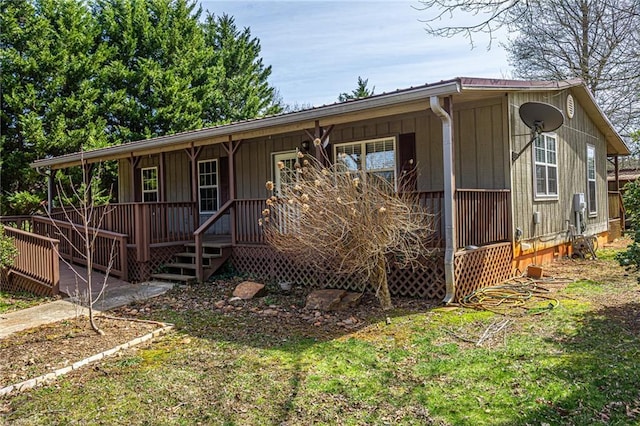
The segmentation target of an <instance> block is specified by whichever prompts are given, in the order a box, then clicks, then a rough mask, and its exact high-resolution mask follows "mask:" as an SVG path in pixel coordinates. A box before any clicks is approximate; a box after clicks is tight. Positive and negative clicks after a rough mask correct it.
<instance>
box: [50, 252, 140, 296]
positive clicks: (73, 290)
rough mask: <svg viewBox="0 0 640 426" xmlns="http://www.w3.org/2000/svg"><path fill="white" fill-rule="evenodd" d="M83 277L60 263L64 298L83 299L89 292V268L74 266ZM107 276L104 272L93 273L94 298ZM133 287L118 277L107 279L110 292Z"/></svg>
mask: <svg viewBox="0 0 640 426" xmlns="http://www.w3.org/2000/svg"><path fill="white" fill-rule="evenodd" d="M72 266H73V269H75V270H76V271H77V272H78V273H79V274H80V275H81V277H78V276H77V275H76V274H75V273H74V272H73V271H72V270H71V267H70V266H69V265H68V264H66V263H65V262H63V261H60V293H64V294H63V295H62V296H68V297H75V296H76V295H80V298H81V299H82V297H83V295H84V294H86V291H87V284H86V282H85V281H86V279H87V268H86V267H84V266H81V265H72ZM104 278H105V275H104V274H103V273H102V272H98V271H93V273H92V281H93V285H92V286H91V290H92V294H93V296H94V297H96V295H97V294H98V293H99V292H100V289H101V288H102V283H103V282H104ZM128 285H131V284H129V283H128V282H126V281H122V280H120V279H118V278H116V277H112V276H109V277H108V278H107V285H106V290H107V291H110V290H113V289H114V288H118V287H122V286H128Z"/></svg>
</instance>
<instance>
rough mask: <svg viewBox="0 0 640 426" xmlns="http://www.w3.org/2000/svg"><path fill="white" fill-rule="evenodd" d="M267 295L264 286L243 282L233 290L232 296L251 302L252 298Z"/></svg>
mask: <svg viewBox="0 0 640 426" xmlns="http://www.w3.org/2000/svg"><path fill="white" fill-rule="evenodd" d="M266 294H267V290H266V289H265V288H264V284H260V283H256V282H253V281H243V282H241V283H240V284H238V285H237V287H236V288H235V290H233V296H234V297H239V298H241V299H244V300H251V299H253V298H254V297H262V296H265V295H266Z"/></svg>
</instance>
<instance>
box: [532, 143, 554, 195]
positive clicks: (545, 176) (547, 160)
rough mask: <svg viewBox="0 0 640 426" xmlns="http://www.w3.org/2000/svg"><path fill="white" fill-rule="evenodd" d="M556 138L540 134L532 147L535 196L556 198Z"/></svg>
mask: <svg viewBox="0 0 640 426" xmlns="http://www.w3.org/2000/svg"><path fill="white" fill-rule="evenodd" d="M557 147H558V140H557V138H556V136H555V135H546V134H543V135H540V136H538V138H537V139H536V141H535V144H534V147H533V152H534V155H533V160H534V167H533V181H534V189H535V197H536V198H538V199H544V198H548V199H557V198H558V152H557Z"/></svg>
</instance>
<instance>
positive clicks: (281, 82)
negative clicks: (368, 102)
mask: <svg viewBox="0 0 640 426" xmlns="http://www.w3.org/2000/svg"><path fill="white" fill-rule="evenodd" d="M201 5H202V9H203V11H207V10H208V11H209V12H211V13H214V14H216V15H221V14H223V13H226V14H228V15H231V16H233V17H234V18H235V22H236V25H237V26H238V28H244V27H249V28H250V30H251V35H252V36H253V37H257V38H258V39H259V40H260V45H261V47H262V51H261V56H262V58H263V61H264V63H265V64H266V65H271V66H272V74H271V77H270V83H271V84H272V86H274V87H276V88H277V89H278V91H279V93H280V96H281V97H282V100H283V102H284V103H285V104H288V105H292V106H309V105H313V106H319V105H325V104H331V103H334V102H336V101H337V98H338V95H339V94H340V93H343V92H351V91H352V90H354V89H355V88H356V86H357V80H358V77H362V78H363V79H368V87H369V88H374V87H375V93H376V94H379V93H383V92H391V91H394V90H397V89H405V88H409V87H412V86H419V85H423V84H426V83H435V82H438V81H441V80H449V79H452V78H455V77H494V78H508V77H509V76H510V67H509V64H508V61H507V55H506V53H505V51H504V49H502V47H501V46H500V43H499V41H502V40H501V39H500V37H504V35H503V33H498V34H497V36H498V40H497V41H495V40H494V41H493V43H492V44H491V49H490V50H488V49H487V46H488V44H489V38H488V36H482V35H479V36H477V38H475V39H474V43H475V48H473V49H472V47H471V45H470V43H469V41H468V40H467V39H465V38H464V37H462V36H459V37H456V38H451V39H444V38H433V37H430V36H428V35H427V34H426V32H425V24H424V22H420V20H421V19H423V20H424V19H425V18H426V16H427V15H426V12H424V11H419V10H417V9H416V8H417V7H419V6H420V3H419V2H418V1H417V0H416V1H407V0H351V1H349V0H346V1H337V0H324V1H309V0H298V1H276V0H261V1H201ZM458 22H459V21H458Z"/></svg>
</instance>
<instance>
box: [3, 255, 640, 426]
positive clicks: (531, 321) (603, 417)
mask: <svg viewBox="0 0 640 426" xmlns="http://www.w3.org/2000/svg"><path fill="white" fill-rule="evenodd" d="M567 268H569V272H567V270H566V269H565V270H563V271H564V273H565V274H570V273H575V274H577V275H578V274H579V275H578V276H580V277H582V278H584V279H582V280H579V281H576V282H574V283H571V284H568V285H558V284H554V285H551V287H552V291H553V292H554V295H555V296H556V297H557V298H558V299H559V300H560V305H559V307H557V308H556V309H553V310H551V311H549V312H544V313H542V314H540V315H530V314H524V313H523V312H516V311H514V314H513V315H510V316H509V317H505V316H502V315H497V314H494V313H491V312H481V311H474V310H468V309H451V308H448V307H447V308H435V309H431V310H422V311H420V310H411V309H397V310H395V311H392V312H391V314H390V317H391V321H390V324H388V323H387V321H386V320H385V315H384V314H383V313H382V312H380V311H375V310H373V311H372V313H371V315H370V316H368V317H367V319H366V321H363V323H362V325H361V326H360V327H354V328H353V329H347V328H344V327H342V328H340V327H333V328H329V329H323V330H322V331H321V330H319V329H318V327H317V326H315V325H314V324H312V323H309V322H298V323H296V322H295V321H294V320H292V319H291V318H289V317H287V319H286V320H284V319H282V318H281V317H280V316H261V315H258V314H256V313H255V311H252V310H250V309H238V310H234V311H231V312H221V311H219V310H216V309H212V306H211V305H212V303H213V302H214V301H215V300H216V298H215V297H213V298H211V299H210V300H202V301H201V302H198V303H196V304H191V305H190V306H189V307H188V308H185V307H184V306H181V305H180V303H178V299H179V297H178V293H176V292H177V291H191V292H195V293H197V294H200V295H202V296H200V297H201V298H202V299H207V296H206V295H207V294H209V293H211V292H212V291H217V290H212V287H209V288H206V287H203V288H191V289H187V290H184V289H183V290H176V291H174V293H173V294H168V295H167V296H165V298H164V299H158V300H155V301H153V302H150V303H151V304H150V305H149V304H147V305H145V304H144V303H141V304H140V305H139V306H136V308H140V310H142V311H143V312H146V314H145V316H146V317H148V318H153V319H157V320H165V321H169V322H173V323H175V324H176V330H177V331H176V332H174V333H172V334H170V335H168V336H167V337H164V338H162V339H161V340H159V341H157V342H155V343H153V344H151V345H148V346H147V347H144V348H142V349H138V350H136V351H131V352H128V353H126V354H124V355H123V356H120V357H118V358H112V359H108V360H105V361H104V362H102V363H101V364H98V365H97V366H96V367H94V368H88V369H85V370H81V371H79V372H77V373H74V374H73V375H70V376H67V377H65V378H62V379H60V380H59V381H58V382H57V383H56V384H53V385H50V386H48V387H43V388H39V389H35V390H32V391H29V392H27V393H23V394H21V395H17V396H13V397H10V398H6V399H4V400H0V423H1V422H2V421H4V422H6V423H7V424H47V425H49V424H109V425H111V424H136V425H144V424H154V425H155V424H185V425H187V424H220V425H309V424H328V425H368V424H374V425H384V424H393V425H395V424H400V425H403V424H404V425H429V424H434V425H559V424H572V425H592V424H603V425H604V424H607V425H628V424H640V385H639V384H640V293H639V292H638V289H639V287H638V285H637V283H636V280H635V277H627V276H625V275H624V271H623V270H622V269H621V268H619V267H617V266H615V261H613V260H610V259H605V260H598V261H581V262H568V266H567ZM571 268H573V269H571ZM603 268H609V269H610V271H615V272H609V274H614V273H615V274H617V275H616V277H617V278H619V279H614V280H612V282H604V281H598V280H597V279H594V278H592V277H591V276H590V275H589V271H590V270H591V269H593V270H594V271H599V272H600V273H602V271H603ZM564 276H566V275H564ZM594 276H595V275H594ZM225 291H226V290H225ZM216 297H217V296H216ZM269 297H270V298H271V299H270V300H269V303H272V304H274V306H275V305H278V303H280V301H279V299H278V297H277V295H276V296H273V297H272V296H269ZM145 306H147V307H151V309H149V310H146V311H145V310H144V307H145ZM505 320H508V322H507V323H506V325H505V326H504V328H503V329H502V330H501V331H499V332H498V333H496V334H495V335H493V336H492V337H491V338H489V339H486V340H484V342H483V343H482V344H481V345H477V344H475V343H473V342H477V341H478V340H479V337H480V336H482V335H483V334H486V331H487V330H488V329H489V328H490V327H491V326H495V325H496V324H498V323H501V324H502V323H505Z"/></svg>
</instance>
